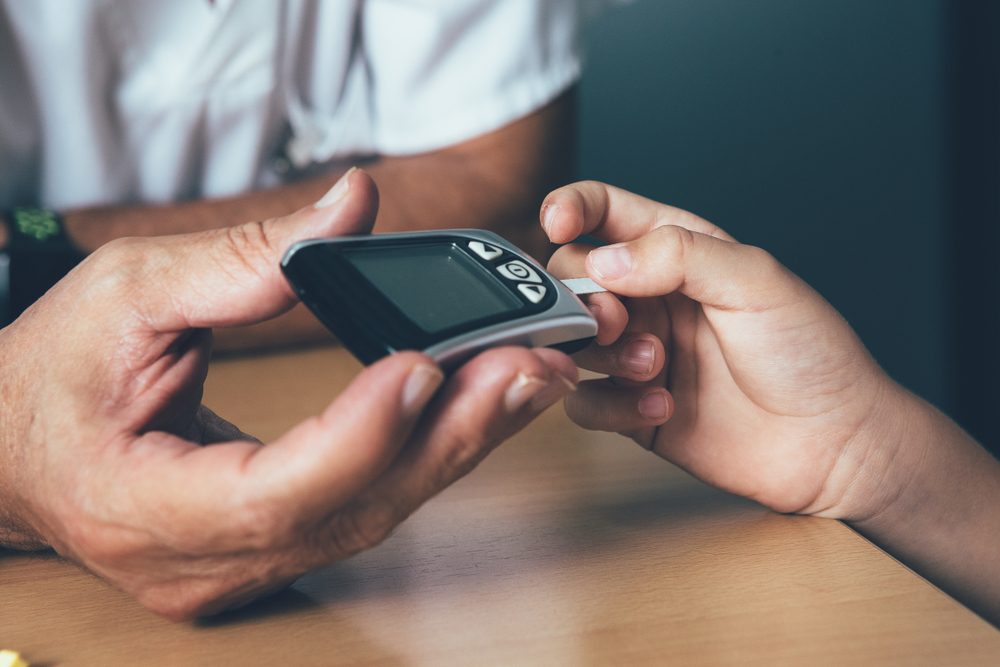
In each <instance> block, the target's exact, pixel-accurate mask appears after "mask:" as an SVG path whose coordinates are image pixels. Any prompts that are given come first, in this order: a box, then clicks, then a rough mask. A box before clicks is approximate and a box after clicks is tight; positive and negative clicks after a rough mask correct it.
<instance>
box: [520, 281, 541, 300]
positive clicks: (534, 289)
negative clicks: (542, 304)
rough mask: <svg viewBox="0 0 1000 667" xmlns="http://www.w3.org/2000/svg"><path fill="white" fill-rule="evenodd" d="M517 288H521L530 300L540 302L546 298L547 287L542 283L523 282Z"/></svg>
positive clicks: (522, 292)
mask: <svg viewBox="0 0 1000 667" xmlns="http://www.w3.org/2000/svg"><path fill="white" fill-rule="evenodd" d="M517 289H519V290H521V294H523V295H524V296H526V297H528V300H529V301H531V303H538V302H539V301H541V300H542V299H544V298H545V287H544V286H542V285H532V284H530V283H521V284H520V285H518V286H517Z"/></svg>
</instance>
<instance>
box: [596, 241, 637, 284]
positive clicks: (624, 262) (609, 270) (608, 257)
mask: <svg viewBox="0 0 1000 667" xmlns="http://www.w3.org/2000/svg"><path fill="white" fill-rule="evenodd" d="M589 259H590V266H591V268H593V269H594V271H595V272H596V273H597V275H598V277H599V278H604V279H605V280H614V279H615V278H621V277H622V276H624V275H625V274H626V273H628V272H629V271H631V270H632V253H630V252H629V250H628V248H626V247H625V246H623V245H609V246H604V247H603V248H597V249H596V250H591V251H590V257H589Z"/></svg>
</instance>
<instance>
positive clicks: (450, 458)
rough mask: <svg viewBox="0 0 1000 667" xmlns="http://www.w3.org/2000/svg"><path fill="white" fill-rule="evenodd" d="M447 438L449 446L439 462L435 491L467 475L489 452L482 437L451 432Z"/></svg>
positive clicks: (462, 432) (463, 432)
mask: <svg viewBox="0 0 1000 667" xmlns="http://www.w3.org/2000/svg"><path fill="white" fill-rule="evenodd" d="M448 436H449V437H448V440H449V442H450V446H449V447H447V448H446V449H445V451H444V455H443V457H442V460H441V467H440V469H439V470H440V473H439V476H438V480H437V482H438V483H437V485H436V489H437V490H439V489H442V488H444V487H445V486H448V485H449V484H451V483H452V482H454V481H455V480H457V479H459V478H460V477H464V476H465V475H467V474H468V473H469V472H470V471H471V470H472V469H473V468H475V467H476V464H478V463H479V462H480V461H481V460H482V459H483V457H485V456H486V454H487V452H488V451H489V450H490V447H489V444H488V442H487V441H486V439H485V438H484V437H483V436H482V435H472V434H470V433H467V432H465V431H451V432H450V433H449V434H448Z"/></svg>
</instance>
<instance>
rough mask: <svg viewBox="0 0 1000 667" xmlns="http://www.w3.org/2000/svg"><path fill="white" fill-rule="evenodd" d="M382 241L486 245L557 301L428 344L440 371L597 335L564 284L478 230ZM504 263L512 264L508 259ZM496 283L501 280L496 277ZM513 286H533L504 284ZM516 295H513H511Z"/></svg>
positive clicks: (434, 232)
mask: <svg viewBox="0 0 1000 667" xmlns="http://www.w3.org/2000/svg"><path fill="white" fill-rule="evenodd" d="M371 236H377V237H378V238H380V239H386V240H392V239H393V238H400V239H412V238H419V237H425V236H458V237H463V238H465V239H466V242H469V241H480V242H483V243H487V244H489V245H494V246H497V247H499V248H502V249H504V250H505V251H507V252H509V253H511V254H513V255H516V256H517V257H518V258H520V259H522V260H524V261H525V262H527V263H528V264H530V265H532V267H533V268H534V269H535V270H536V271H538V273H539V275H541V276H544V278H545V279H546V281H547V282H548V287H549V289H552V290H554V293H555V297H556V300H555V302H554V303H553V304H552V306H551V307H549V308H547V309H546V310H544V311H542V312H540V313H535V314H533V315H528V316H526V317H521V318H518V319H517V320H516V321H515V322H514V323H513V324H512V323H511V322H500V323H499V324H494V325H491V326H488V327H484V328H482V329H477V330H476V331H475V332H471V333H468V334H464V335H461V336H455V337H454V338H449V339H448V340H446V341H443V342H441V343H438V344H436V345H432V346H430V347H429V348H427V349H425V350H424V353H425V354H427V355H428V356H430V357H431V358H432V359H434V360H435V361H436V362H437V363H438V364H440V365H441V367H442V368H445V369H452V368H455V367H456V366H458V365H460V364H461V363H462V362H463V361H466V360H467V359H469V358H470V357H473V356H475V355H476V354H477V353H478V352H480V351H482V350H484V349H487V348H491V347H499V346H502V345H518V346H527V347H549V346H552V345H559V344H562V343H571V342H574V341H578V340H582V339H587V338H593V337H594V336H596V335H597V320H595V319H594V316H593V315H592V314H591V312H590V310H589V309H588V308H587V306H586V305H584V303H583V302H582V301H581V300H580V299H579V297H577V296H576V294H574V293H573V292H572V290H570V289H569V288H568V287H567V286H566V285H564V284H563V283H562V282H561V281H560V280H558V279H557V278H555V277H554V276H552V275H551V274H550V273H549V272H548V271H546V270H545V268H544V267H543V266H542V265H541V264H539V263H538V261H537V260H535V258H533V257H531V256H530V255H528V254H527V253H526V252H524V251H523V250H521V249H520V248H518V247H517V246H515V245H514V244H512V243H510V242H509V241H507V239H505V238H503V237H502V236H499V235H497V234H494V233H493V232H489V231H486V230H482V229H439V230H432V231H426V232H404V233H392V234H373V235H371ZM371 236H340V237H336V238H335V239H310V240H307V241H299V242H298V243H294V244H293V245H292V246H291V247H290V248H289V249H288V251H286V255H285V256H290V255H291V253H292V252H294V251H297V250H298V249H299V248H302V247H305V246H309V245H314V244H317V243H328V242H329V241H331V240H336V241H350V240H354V239H362V240H363V239H366V238H371ZM506 261H507V262H509V261H511V260H509V259H508V260H506ZM489 262H490V264H491V265H493V266H494V267H496V264H495V260H489ZM497 279H498V280H505V279H504V278H503V277H501V276H500V275H498V276H497ZM508 282H510V283H511V284H513V285H517V284H520V283H521V282H527V283H528V284H535V285H537V284H538V283H537V282H531V281H508ZM512 291H514V292H516V291H517V290H516V289H514V290H512Z"/></svg>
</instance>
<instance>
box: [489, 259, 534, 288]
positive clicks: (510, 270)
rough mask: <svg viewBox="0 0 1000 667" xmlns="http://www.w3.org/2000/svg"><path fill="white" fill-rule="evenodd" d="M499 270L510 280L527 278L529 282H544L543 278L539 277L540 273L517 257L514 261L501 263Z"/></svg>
mask: <svg viewBox="0 0 1000 667" xmlns="http://www.w3.org/2000/svg"><path fill="white" fill-rule="evenodd" d="M497 271H499V272H500V275H502V276H503V277H504V278H507V279H508V280H525V281H527V282H529V283H540V282H542V279H541V278H539V277H538V274H537V273H535V271H534V270H533V269H532V268H531V267H530V266H528V265H527V264H525V263H524V262H522V261H520V260H517V259H515V260H514V261H513V262H507V263H506V264H501V265H500V266H498V267H497Z"/></svg>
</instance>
